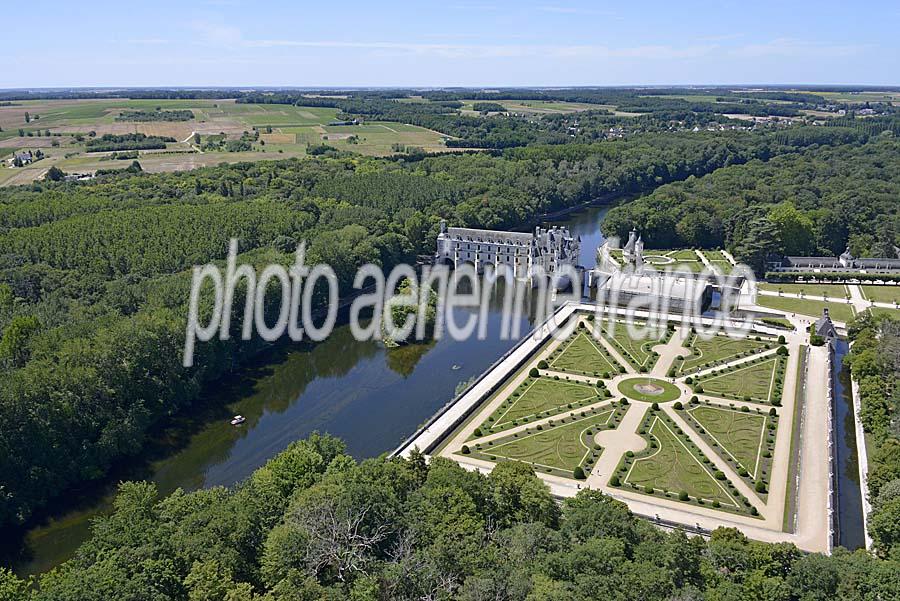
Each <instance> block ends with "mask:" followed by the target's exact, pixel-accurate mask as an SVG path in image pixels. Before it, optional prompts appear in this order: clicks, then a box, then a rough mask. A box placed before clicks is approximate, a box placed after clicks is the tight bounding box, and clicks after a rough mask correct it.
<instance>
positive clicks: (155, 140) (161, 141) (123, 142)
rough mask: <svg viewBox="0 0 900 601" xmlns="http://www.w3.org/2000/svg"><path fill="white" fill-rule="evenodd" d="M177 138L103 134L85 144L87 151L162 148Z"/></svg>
mask: <svg viewBox="0 0 900 601" xmlns="http://www.w3.org/2000/svg"><path fill="white" fill-rule="evenodd" d="M174 141H175V138H171V137H168V136H148V135H145V134H103V135H102V136H100V137H99V138H91V139H90V140H88V141H87V142H85V144H84V148H85V151H87V152H106V151H109V150H117V151H118V150H162V149H164V148H165V147H166V143H167V142H174Z"/></svg>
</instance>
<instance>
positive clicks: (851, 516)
mask: <svg viewBox="0 0 900 601" xmlns="http://www.w3.org/2000/svg"><path fill="white" fill-rule="evenodd" d="M848 351H849V345H848V344H847V342H846V341H844V340H838V341H837V346H836V348H835V354H834V370H835V373H837V374H839V377H837V378H835V390H834V404H835V409H834V428H835V433H834V437H835V440H834V442H835V445H836V448H835V450H836V454H837V464H836V469H837V484H838V516H839V528H840V530H839V534H838V537H839V543H840V545H841V546H844V547H846V548H848V549H851V550H852V549H858V548H860V547H863V546H865V544H866V543H865V526H864V523H863V506H862V494H861V492H860V488H859V463H858V459H857V453H856V443H857V441H856V429H855V425H854V417H853V393H852V390H851V387H850V373H849V370H848V369H847V368H845V367H844V366H843V360H844V355H846V354H847V352H848Z"/></svg>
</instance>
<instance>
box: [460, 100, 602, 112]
mask: <svg viewBox="0 0 900 601" xmlns="http://www.w3.org/2000/svg"><path fill="white" fill-rule="evenodd" d="M461 102H462V103H463V108H462V112H463V114H472V115H478V114H479V113H478V111H476V110H475V109H474V105H475V103H476V102H485V101H483V100H462V101H461ZM492 102H493V101H492ZM495 102H496V104H500V105H502V106H503V108H504V109H506V110H507V111H509V112H512V113H521V114H525V115H556V114H560V113H575V112H579V111H596V110H604V109H605V110H609V111H611V110H614V109H615V107H614V106H613V105H609V104H589V103H586V102H564V101H561V100H558V101H556V100H554V101H551V100H497V101H495Z"/></svg>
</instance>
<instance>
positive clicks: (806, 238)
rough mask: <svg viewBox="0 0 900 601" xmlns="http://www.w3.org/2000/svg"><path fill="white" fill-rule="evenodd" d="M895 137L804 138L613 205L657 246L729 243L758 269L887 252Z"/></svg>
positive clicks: (899, 168)
mask: <svg viewBox="0 0 900 601" xmlns="http://www.w3.org/2000/svg"><path fill="white" fill-rule="evenodd" d="M898 198H900V142H898V141H897V140H895V139H894V138H893V137H891V136H887V137H883V138H882V139H878V140H875V141H872V142H870V143H868V144H862V145H853V144H845V145H839V146H835V147H830V148H821V147H816V148H810V149H808V150H806V151H804V152H802V153H797V154H789V155H784V156H779V157H775V158H773V159H772V160H770V161H761V160H753V161H750V162H749V163H747V164H744V165H740V166H731V167H727V168H725V169H720V170H718V171H716V172H715V173H713V174H711V175H707V176H705V177H700V178H688V179H687V180H686V181H683V182H676V183H673V184H669V185H666V186H661V187H660V188H657V189H656V190H654V191H653V192H652V193H651V194H648V195H646V196H644V197H642V198H640V199H638V200H637V201H635V202H632V203H629V204H626V205H623V206H620V207H617V208H615V209H613V210H611V211H610V213H609V215H608V216H607V218H606V220H605V221H604V224H603V228H604V230H605V231H606V233H607V234H609V235H617V236H620V237H627V233H628V231H629V230H630V229H631V228H632V227H636V228H638V229H639V230H640V231H641V232H642V234H643V236H644V240H645V241H646V242H647V244H648V245H651V246H655V247H657V248H673V247H704V248H715V247H721V248H728V249H730V250H732V251H733V252H734V254H735V256H736V257H737V258H738V259H740V260H742V261H743V262H745V263H747V264H748V265H751V266H753V267H754V268H756V269H757V270H759V271H762V270H763V268H764V262H765V258H766V256H767V255H769V254H772V253H775V254H788V255H825V256H836V255H839V254H840V253H841V252H843V251H844V249H845V248H847V246H848V245H849V247H850V251H851V252H852V253H853V254H854V256H858V257H893V256H895V255H894V253H895V251H894V247H895V246H898V245H900V202H898V200H897V199H898Z"/></svg>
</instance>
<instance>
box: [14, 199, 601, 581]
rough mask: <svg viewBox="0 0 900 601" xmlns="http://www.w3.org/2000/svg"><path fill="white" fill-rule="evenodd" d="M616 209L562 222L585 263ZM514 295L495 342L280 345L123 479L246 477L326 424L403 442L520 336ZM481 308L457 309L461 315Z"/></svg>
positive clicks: (71, 524) (44, 534)
mask: <svg viewBox="0 0 900 601" xmlns="http://www.w3.org/2000/svg"><path fill="white" fill-rule="evenodd" d="M605 212H606V210H605V209H599V208H594V209H588V210H585V211H582V212H580V213H577V214H574V215H572V216H571V217H570V218H569V219H566V220H559V221H555V222H553V223H552V225H567V226H568V227H569V228H570V230H571V231H572V233H573V234H576V235H580V236H581V238H582V250H581V255H582V260H581V262H582V264H583V265H585V266H588V267H590V266H593V265H594V264H595V251H596V248H597V246H598V245H599V244H600V242H601V241H602V236H601V234H600V228H599V224H600V221H601V220H602V218H603V215H604V214H605ZM529 300H530V295H526V307H528V310H527V311H526V313H525V315H524V316H523V317H522V318H521V319H519V324H518V326H519V331H520V332H521V333H522V334H523V335H524V334H525V333H526V332H528V331H529V330H530V329H531V326H532V324H533V321H534V308H533V307H531V303H530V302H528V301H529ZM502 302H503V286H502V283H500V284H499V285H498V288H497V290H496V291H495V294H494V295H493V296H492V298H491V302H490V305H489V307H490V310H489V312H488V336H487V338H486V339H485V340H476V339H471V340H465V341H455V340H450V339H448V338H444V339H441V340H438V341H433V342H430V343H427V344H419V345H410V346H405V347H400V348H396V349H386V348H384V347H383V346H382V345H380V344H379V343H376V342H358V341H356V340H355V339H354V338H353V337H352V335H351V333H350V328H349V326H346V325H344V326H341V327H338V328H336V329H335V331H334V333H332V335H331V336H330V337H329V338H328V339H327V340H325V341H324V342H322V343H320V344H317V345H314V346H311V345H291V346H283V347H280V348H277V349H273V350H272V352H271V353H270V354H269V355H268V356H265V357H261V358H260V359H259V360H258V362H257V365H252V366H250V367H247V368H245V369H243V370H242V371H241V372H240V373H239V374H237V375H236V376H234V377H232V378H229V379H227V380H225V381H222V382H219V383H217V385H216V387H215V389H214V390H210V391H208V392H207V396H206V398H205V399H204V401H205V402H203V403H199V404H198V405H199V406H200V407H205V408H206V409H205V410H202V409H201V410H198V411H197V412H196V414H194V415H187V416H183V418H182V419H181V421H180V423H178V424H176V425H175V426H174V427H173V428H171V429H170V430H168V431H167V432H164V433H162V434H161V435H160V440H158V441H157V445H158V447H159V449H163V451H162V452H160V451H159V449H157V453H156V454H157V455H159V456H160V457H161V458H158V459H155V460H146V459H145V460H144V461H143V463H141V464H140V465H135V466H129V469H128V470H127V472H126V473H125V474H124V475H122V476H121V479H137V478H141V479H146V480H150V481H152V482H154V483H156V485H157V487H158V489H159V491H160V493H161V494H168V493H170V492H172V491H173V490H175V489H176V488H184V489H187V490H194V489H198V488H202V487H208V486H215V485H230V484H234V483H235V482H239V481H240V480H243V479H244V478H246V477H247V476H248V475H249V474H250V473H251V472H253V471H254V470H255V469H257V468H258V467H260V466H262V465H263V464H264V463H265V462H266V461H267V460H268V459H269V458H271V457H272V456H274V455H276V454H277V453H278V452H280V451H281V450H283V449H284V448H285V447H287V446H288V445H289V444H290V443H291V442H292V441H294V440H297V439H299V438H303V437H305V436H307V435H308V434H310V433H311V432H313V431H316V430H318V431H320V432H328V433H330V434H334V435H335V436H339V437H341V438H343V439H344V440H345V441H346V443H347V447H348V450H349V452H350V453H351V454H352V455H353V456H355V457H357V458H364V457H372V456H376V455H379V454H381V453H384V452H388V451H391V450H393V449H394V448H395V447H396V446H397V445H399V444H400V442H401V441H402V440H403V439H404V438H406V437H407V436H408V435H410V434H412V433H413V432H414V431H415V429H416V428H417V427H418V426H419V425H421V424H422V423H423V422H425V421H426V420H428V418H429V417H431V415H433V414H434V412H435V411H437V410H438V409H439V408H440V407H441V406H443V405H444V404H445V403H446V402H447V401H448V400H449V399H450V398H452V397H453V395H454V391H455V389H456V386H457V384H459V383H460V382H462V381H465V380H468V379H469V378H472V377H473V376H476V375H478V374H480V373H482V372H483V371H484V370H485V369H487V368H488V367H489V366H490V365H491V364H492V363H493V362H494V361H496V360H497V359H498V358H499V357H500V356H501V355H503V353H504V352H506V351H507V350H509V349H510V348H511V347H512V346H513V345H515V344H516V342H517V340H501V339H500V335H499V333H500V331H501V323H500V322H501V319H500V311H501V308H502ZM470 313H471V311H469V310H463V309H458V310H456V311H455V313H454V316H455V319H456V320H457V323H462V322H463V321H464V320H465V319H466V317H467V316H468V315H469V314H470ZM238 413H239V414H241V415H244V416H245V417H246V418H247V421H246V422H245V423H244V424H243V425H241V426H239V427H233V426H231V425H229V424H228V417H229V416H231V415H234V414H238ZM113 490H114V489H113V487H112V486H111V487H110V488H108V489H107V490H106V494H105V495H94V498H93V499H92V500H91V502H90V503H88V504H87V506H86V507H84V508H82V509H80V510H76V511H69V512H68V513H66V514H63V515H61V516H58V517H57V518H55V519H53V520H50V521H48V523H47V524H45V525H43V526H41V527H38V528H34V529H32V530H31V531H30V532H29V533H28V536H27V545H28V551H27V552H26V553H24V554H23V556H22V558H21V560H20V562H19V566H18V570H19V571H20V572H22V573H35V572H41V571H45V570H47V569H49V568H51V567H53V566H54V565H57V564H58V563H59V562H61V561H64V560H65V559H67V558H68V557H70V556H71V555H72V553H73V552H74V550H75V548H77V546H78V545H79V544H80V543H81V542H82V541H83V540H84V539H85V538H86V537H87V536H88V534H89V524H90V519H91V518H92V517H93V516H95V515H97V514H99V513H101V512H103V511H106V510H107V509H108V507H109V502H110V499H111V495H112V493H113ZM97 496H102V498H101V499H99V500H98V499H97V498H96V497H97ZM26 556H28V557H26Z"/></svg>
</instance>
